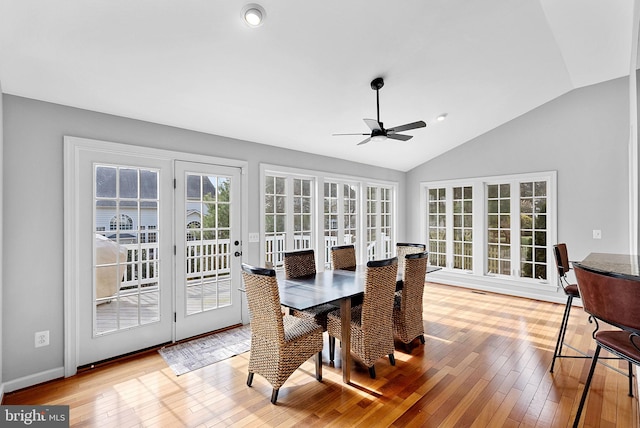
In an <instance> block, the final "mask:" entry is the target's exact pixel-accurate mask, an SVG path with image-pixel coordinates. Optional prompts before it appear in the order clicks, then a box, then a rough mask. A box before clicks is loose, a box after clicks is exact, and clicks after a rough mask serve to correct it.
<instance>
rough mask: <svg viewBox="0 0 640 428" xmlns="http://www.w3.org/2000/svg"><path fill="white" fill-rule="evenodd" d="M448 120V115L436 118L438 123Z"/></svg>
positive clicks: (443, 114) (444, 114)
mask: <svg viewBox="0 0 640 428" xmlns="http://www.w3.org/2000/svg"><path fill="white" fill-rule="evenodd" d="M446 118H447V113H442V114H441V115H440V116H438V117H436V120H437V121H438V122H442V121H443V120H445V119H446Z"/></svg>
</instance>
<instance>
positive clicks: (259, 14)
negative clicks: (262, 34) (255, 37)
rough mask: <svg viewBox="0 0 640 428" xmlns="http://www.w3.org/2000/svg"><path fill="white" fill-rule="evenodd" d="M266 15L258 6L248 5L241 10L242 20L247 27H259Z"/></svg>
mask: <svg viewBox="0 0 640 428" xmlns="http://www.w3.org/2000/svg"><path fill="white" fill-rule="evenodd" d="M266 17H267V14H266V13H265V11H264V8H263V7H262V6H260V5H259V4H255V3H250V4H248V5H246V6H245V7H243V8H242V20H243V21H244V22H245V23H246V24H247V25H248V26H249V27H259V26H261V25H262V23H263V22H264V20H265V18H266Z"/></svg>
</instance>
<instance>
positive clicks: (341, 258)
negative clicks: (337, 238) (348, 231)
mask: <svg viewBox="0 0 640 428" xmlns="http://www.w3.org/2000/svg"><path fill="white" fill-rule="evenodd" d="M331 265H332V266H333V269H341V270H356V247H355V246H353V245H339V246H337V247H331Z"/></svg>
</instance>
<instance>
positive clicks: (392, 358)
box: [389, 354, 396, 366]
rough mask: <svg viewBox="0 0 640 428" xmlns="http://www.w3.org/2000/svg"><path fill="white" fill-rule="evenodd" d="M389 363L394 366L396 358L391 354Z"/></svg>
mask: <svg viewBox="0 0 640 428" xmlns="http://www.w3.org/2000/svg"><path fill="white" fill-rule="evenodd" d="M389 362H390V363H391V365H392V366H395V365H396V357H395V355H393V354H389Z"/></svg>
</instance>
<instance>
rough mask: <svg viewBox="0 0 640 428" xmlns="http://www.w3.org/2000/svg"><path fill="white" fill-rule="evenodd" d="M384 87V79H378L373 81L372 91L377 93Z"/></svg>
mask: <svg viewBox="0 0 640 428" xmlns="http://www.w3.org/2000/svg"><path fill="white" fill-rule="evenodd" d="M383 86H384V80H383V79H382V77H376V78H375V79H373V80H372V81H371V89H373V90H374V91H377V90H378V89H382V87H383Z"/></svg>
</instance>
